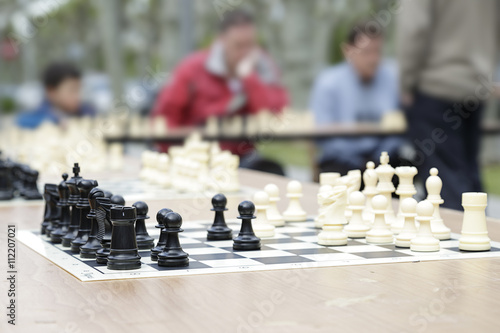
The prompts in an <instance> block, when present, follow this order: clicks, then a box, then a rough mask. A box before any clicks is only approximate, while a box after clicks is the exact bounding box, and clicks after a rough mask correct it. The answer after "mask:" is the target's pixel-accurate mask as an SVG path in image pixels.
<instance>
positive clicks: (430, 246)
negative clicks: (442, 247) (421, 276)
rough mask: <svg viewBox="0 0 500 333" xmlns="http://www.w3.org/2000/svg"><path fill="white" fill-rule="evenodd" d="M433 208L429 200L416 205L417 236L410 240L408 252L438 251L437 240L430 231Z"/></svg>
mask: <svg viewBox="0 0 500 333" xmlns="http://www.w3.org/2000/svg"><path fill="white" fill-rule="evenodd" d="M433 213H434V206H433V205H432V203H431V202H430V201H429V200H423V201H420V202H419V203H418V204H417V221H418V222H420V226H419V227H418V232H417V236H416V237H415V238H413V239H412V240H411V245H410V250H412V251H415V252H435V251H439V239H437V238H436V237H434V235H433V234H432V230H431V220H432V214H433Z"/></svg>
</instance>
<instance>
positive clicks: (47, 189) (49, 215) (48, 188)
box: [40, 184, 58, 235]
mask: <svg viewBox="0 0 500 333" xmlns="http://www.w3.org/2000/svg"><path fill="white" fill-rule="evenodd" d="M56 189H57V186H56V184H45V186H44V191H43V197H44V199H45V210H44V214H43V222H42V225H41V230H40V233H41V234H42V235H45V234H47V228H49V227H50V229H52V223H51V221H53V220H54V219H55V216H56V214H57V213H58V210H57V200H55V198H54V193H55V190H56ZM49 233H50V230H49Z"/></svg>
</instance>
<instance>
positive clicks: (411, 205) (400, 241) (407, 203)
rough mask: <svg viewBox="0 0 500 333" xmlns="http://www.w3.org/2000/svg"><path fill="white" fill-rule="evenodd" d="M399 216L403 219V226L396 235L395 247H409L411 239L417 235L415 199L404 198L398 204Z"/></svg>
mask: <svg viewBox="0 0 500 333" xmlns="http://www.w3.org/2000/svg"><path fill="white" fill-rule="evenodd" d="M399 209H400V211H401V216H402V217H403V219H404V223H403V228H402V229H401V232H400V233H399V235H397V236H396V242H395V244H396V246H397V247H408V248H409V247H410V244H411V240H412V239H413V238H415V237H416V236H417V227H416V226H415V217H416V216H417V200H415V199H413V198H411V197H410V198H406V199H404V200H403V201H402V202H401V203H400V205H399Z"/></svg>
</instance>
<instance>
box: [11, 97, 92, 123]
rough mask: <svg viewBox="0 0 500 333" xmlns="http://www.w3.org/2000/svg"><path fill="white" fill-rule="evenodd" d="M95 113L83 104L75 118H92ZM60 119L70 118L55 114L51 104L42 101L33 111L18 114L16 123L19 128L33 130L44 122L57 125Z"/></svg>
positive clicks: (45, 100)
mask: <svg viewBox="0 0 500 333" xmlns="http://www.w3.org/2000/svg"><path fill="white" fill-rule="evenodd" d="M95 113H96V112H95V109H94V108H93V107H92V106H90V105H89V104H85V103H83V104H82V105H81V106H80V109H79V110H78V112H77V113H76V115H75V116H94V115H95ZM62 117H71V116H70V115H64V114H62V113H61V112H57V111H56V110H55V108H54V107H53V106H52V104H51V103H50V102H49V101H48V100H47V99H44V100H43V102H42V103H41V104H40V105H39V106H38V108H36V109H35V110H33V111H26V112H22V113H21V114H19V115H18V116H17V119H16V123H17V125H18V126H19V127H21V128H29V129H35V128H37V127H38V126H40V125H41V124H42V123H43V122H45V121H49V122H52V123H54V124H58V123H59V122H60V121H61V118H62Z"/></svg>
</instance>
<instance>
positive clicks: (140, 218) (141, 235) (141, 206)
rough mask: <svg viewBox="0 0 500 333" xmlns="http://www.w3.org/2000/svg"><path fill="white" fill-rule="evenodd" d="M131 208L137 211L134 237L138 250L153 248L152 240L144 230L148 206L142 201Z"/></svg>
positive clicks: (147, 217)
mask: <svg viewBox="0 0 500 333" xmlns="http://www.w3.org/2000/svg"><path fill="white" fill-rule="evenodd" d="M132 206H134V207H135V209H136V210H137V221H136V222H135V237H136V240H137V246H138V247H139V250H149V249H152V248H153V247H154V246H155V243H154V238H153V237H151V236H149V234H148V231H147V229H146V221H145V220H146V219H149V216H148V210H149V208H148V205H147V204H146V203H145V202H144V201H137V202H136V203H134V204H133V205H132Z"/></svg>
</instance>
